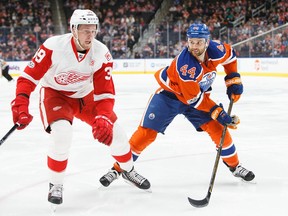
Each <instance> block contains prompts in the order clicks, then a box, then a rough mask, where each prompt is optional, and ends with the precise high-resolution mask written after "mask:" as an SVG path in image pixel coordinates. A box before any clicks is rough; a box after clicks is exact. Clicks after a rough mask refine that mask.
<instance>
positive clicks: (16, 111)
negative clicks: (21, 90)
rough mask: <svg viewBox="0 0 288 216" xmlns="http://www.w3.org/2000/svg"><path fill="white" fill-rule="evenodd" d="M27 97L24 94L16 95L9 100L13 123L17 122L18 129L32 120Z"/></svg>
mask: <svg viewBox="0 0 288 216" xmlns="http://www.w3.org/2000/svg"><path fill="white" fill-rule="evenodd" d="M28 106H29V97H28V96H27V95H24V94H20V95H17V96H16V98H15V99H14V100H13V101H12V102H11V110H12V116H13V122H14V124H16V123H17V124H19V125H20V126H19V127H17V129H18V130H22V129H24V128H25V127H26V126H28V125H29V123H30V122H31V121H32V119H33V116H32V115H30V114H29V111H28Z"/></svg>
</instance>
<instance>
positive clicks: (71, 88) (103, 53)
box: [16, 33, 115, 101]
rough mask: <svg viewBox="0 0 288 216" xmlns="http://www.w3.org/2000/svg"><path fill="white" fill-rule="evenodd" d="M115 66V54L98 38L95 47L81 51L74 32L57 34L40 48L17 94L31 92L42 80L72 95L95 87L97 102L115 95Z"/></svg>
mask: <svg viewBox="0 0 288 216" xmlns="http://www.w3.org/2000/svg"><path fill="white" fill-rule="evenodd" d="M112 68H113V59H112V56H111V54H110V52H109V50H108V48H107V47H106V46H105V45H104V44H103V43H101V42H99V41H98V40H96V39H94V40H93V41H92V46H91V48H90V49H89V50H88V51H87V52H86V53H85V54H83V53H79V52H77V50H76V46H75V43H74V40H73V37H72V34H71V33H68V34H64V35H60V36H53V37H51V38H49V39H47V40H46V41H45V42H44V44H43V45H41V46H40V47H39V49H38V51H37V52H36V54H35V55H34V57H33V58H32V60H31V61H30V62H29V64H28V65H27V67H26V68H25V69H24V72H23V74H22V75H21V76H20V77H19V79H20V81H21V79H24V82H25V80H26V84H23V88H19V89H18V88H17V92H16V94H18V93H25V94H27V95H30V93H31V92H32V91H33V90H34V89H35V87H36V85H37V84H38V83H39V82H40V80H41V85H42V86H44V87H49V88H52V89H55V90H57V91H61V92H62V93H63V94H65V95H67V96H69V97H72V98H81V97H84V96H86V95H87V94H88V93H90V92H91V91H92V90H93V89H94V100H95V101H97V100H101V99H105V98H114V95H115V90H114V84H113V80H112V77H111V72H112ZM27 80H29V81H30V82H27ZM22 81H23V80H22ZM27 85H28V86H27ZM24 86H26V88H25V87H24ZM27 87H28V88H27Z"/></svg>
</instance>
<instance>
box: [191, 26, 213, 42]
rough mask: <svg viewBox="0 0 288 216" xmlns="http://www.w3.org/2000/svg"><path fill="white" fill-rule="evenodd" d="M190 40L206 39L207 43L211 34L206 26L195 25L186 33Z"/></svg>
mask: <svg viewBox="0 0 288 216" xmlns="http://www.w3.org/2000/svg"><path fill="white" fill-rule="evenodd" d="M186 36H187V37H188V38H205V39H206V41H208V40H209V39H210V32H209V29H208V27H207V26H206V25H205V24H201V23H200V24H197V23H193V24H191V25H190V27H189V28H188V30H187V32H186Z"/></svg>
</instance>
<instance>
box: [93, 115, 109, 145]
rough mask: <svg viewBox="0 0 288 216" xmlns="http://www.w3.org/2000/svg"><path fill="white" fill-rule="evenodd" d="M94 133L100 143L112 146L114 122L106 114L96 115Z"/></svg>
mask: <svg viewBox="0 0 288 216" xmlns="http://www.w3.org/2000/svg"><path fill="white" fill-rule="evenodd" d="M92 133H93V136H94V138H95V139H97V140H98V141H99V142H100V143H103V144H105V145H108V146H110V145H111V143H112V139H113V123H112V122H111V120H110V119H109V118H107V117H106V116H103V115H99V116H96V117H95V120H94V122H93V125H92Z"/></svg>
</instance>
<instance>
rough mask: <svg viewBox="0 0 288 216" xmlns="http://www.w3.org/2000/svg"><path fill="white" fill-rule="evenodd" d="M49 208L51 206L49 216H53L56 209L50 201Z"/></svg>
mask: <svg viewBox="0 0 288 216" xmlns="http://www.w3.org/2000/svg"><path fill="white" fill-rule="evenodd" d="M50 208H51V216H55V215H56V210H57V205H56V204H53V203H51V204H50Z"/></svg>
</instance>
